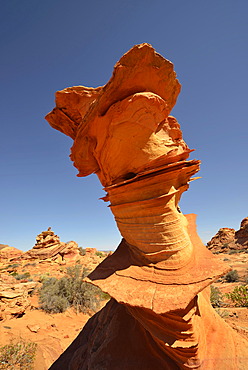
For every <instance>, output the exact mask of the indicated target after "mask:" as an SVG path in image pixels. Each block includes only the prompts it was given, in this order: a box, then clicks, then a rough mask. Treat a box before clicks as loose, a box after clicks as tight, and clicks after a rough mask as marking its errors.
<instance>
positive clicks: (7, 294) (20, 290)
mask: <svg viewBox="0 0 248 370" xmlns="http://www.w3.org/2000/svg"><path fill="white" fill-rule="evenodd" d="M36 285H37V283H35V282H33V281H32V282H26V283H18V282H17V281H16V279H15V278H14V277H12V276H10V275H5V274H1V275H0V320H3V319H5V318H6V317H7V316H14V317H19V316H22V315H23V314H24V313H25V311H26V309H27V308H28V307H29V306H30V301H29V299H28V296H29V294H30V293H31V292H32V291H33V290H34V288H35V287H36Z"/></svg>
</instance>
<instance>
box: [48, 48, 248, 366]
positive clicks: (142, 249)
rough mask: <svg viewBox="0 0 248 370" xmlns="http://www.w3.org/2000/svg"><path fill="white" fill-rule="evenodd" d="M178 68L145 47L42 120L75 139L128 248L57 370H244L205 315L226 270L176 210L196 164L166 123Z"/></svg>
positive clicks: (173, 124)
mask: <svg viewBox="0 0 248 370" xmlns="http://www.w3.org/2000/svg"><path fill="white" fill-rule="evenodd" d="M179 91H180V84H179V82H178V80H177V79H176V74H175V72H174V71H173V65H172V63H171V62H169V61H168V60H166V59H164V58H163V57H162V56H161V55H159V54H157V53H156V52H155V51H154V49H153V48H152V47H151V46H150V45H149V44H141V45H137V46H135V47H134V48H132V49H131V50H130V51H129V52H127V53H126V54H125V55H124V56H123V57H122V58H121V59H120V61H119V62H118V63H117V64H116V66H115V68H114V73H113V76H112V78H111V79H110V81H109V82H108V83H107V84H106V85H105V86H103V87H99V88H96V89H94V88H87V87H83V86H76V87H71V88H67V89H65V90H63V91H59V92H57V93H56V108H55V109H54V110H53V111H52V112H51V113H49V114H48V115H47V117H46V119H47V120H48V122H49V123H50V124H51V126H52V127H54V128H55V129H58V130H60V131H62V132H63V133H65V134H66V135H69V136H71V137H72V138H73V140H74V144H73V147H72V151H71V159H72V160H73V162H74V165H75V166H76V167H77V168H78V170H79V176H87V175H89V174H91V173H96V174H97V176H98V177H99V179H100V181H101V183H102V184H103V186H104V188H105V190H106V192H107V195H106V197H104V198H103V200H105V201H109V202H110V208H111V210H112V212H113V214H114V216H115V220H116V222H117V225H118V228H119V230H120V233H121V235H122V237H123V240H122V242H121V243H120V245H119V247H118V248H117V250H116V251H115V252H114V253H113V254H112V255H111V256H109V257H108V258H107V259H105V260H104V261H103V262H102V263H101V264H100V265H99V266H98V267H97V268H96V269H95V271H93V272H92V273H91V274H90V275H89V276H88V279H87V281H88V282H90V283H92V284H94V285H96V286H99V287H100V288H101V289H102V290H103V291H105V292H107V293H108V294H109V295H110V296H111V297H112V299H111V300H110V302H109V303H108V304H107V305H106V306H105V307H104V308H103V309H102V310H101V311H100V312H99V313H97V314H96V315H95V316H94V317H93V318H92V319H90V320H89V322H88V323H87V325H86V327H85V328H84V329H83V331H82V332H81V333H80V334H79V336H78V337H77V338H76V340H75V341H74V342H73V343H72V344H71V346H70V347H69V348H68V349H67V350H66V351H65V353H64V354H62V355H61V357H60V358H59V359H58V360H57V361H56V362H55V363H54V364H53V365H52V367H51V369H52V370H55V369H61V368H63V369H123V370H124V369H125V370H126V369H137V368H142V369H144V370H148V369H189V368H190V369H223V370H224V369H227V368H229V369H233V370H234V369H235V370H236V369H245V367H246V360H247V356H248V353H247V347H246V343H245V340H244V339H243V338H241V337H239V336H238V335H237V334H236V333H235V332H234V331H233V330H232V329H231V328H230V327H228V326H227V325H226V324H225V323H224V321H223V320H222V319H221V318H219V317H218V316H217V314H216V313H215V311H214V310H213V308H212V307H211V304H210V299H209V285H210V284H211V283H212V282H213V281H214V280H215V279H217V278H218V277H219V276H221V275H223V274H225V273H226V272H227V271H228V270H229V268H228V267H227V266H225V265H224V264H223V263H222V262H220V261H219V260H218V259H217V257H215V256H213V255H212V253H211V252H210V251H208V250H207V248H206V247H204V245H203V244H202V243H201V241H200V239H199V237H198V236H197V233H196V228H195V216H194V215H188V216H187V217H185V216H184V215H183V214H182V213H181V211H180V209H179V207H178V202H179V200H180V197H181V195H182V193H183V192H184V191H186V190H187V189H188V186H189V182H190V181H191V180H192V176H193V175H194V174H195V173H196V172H197V171H198V170H199V161H197V160H188V157H189V153H190V152H191V150H190V149H189V148H188V146H187V144H186V143H185V142H184V140H183V138H182V133H181V130H180V125H179V123H178V122H177V121H176V119H175V118H174V117H172V116H170V115H169V113H170V111H171V109H172V108H173V106H174V104H175V102H176V99H177V96H178V94H179Z"/></svg>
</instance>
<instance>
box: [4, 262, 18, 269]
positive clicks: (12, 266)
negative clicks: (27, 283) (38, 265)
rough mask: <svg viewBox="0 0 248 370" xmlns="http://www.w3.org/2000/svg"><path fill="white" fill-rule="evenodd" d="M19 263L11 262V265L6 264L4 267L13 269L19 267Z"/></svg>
mask: <svg viewBox="0 0 248 370" xmlns="http://www.w3.org/2000/svg"><path fill="white" fill-rule="evenodd" d="M19 266H20V265H19V263H13V264H11V265H8V266H7V267H6V268H7V269H15V268H17V267H19Z"/></svg>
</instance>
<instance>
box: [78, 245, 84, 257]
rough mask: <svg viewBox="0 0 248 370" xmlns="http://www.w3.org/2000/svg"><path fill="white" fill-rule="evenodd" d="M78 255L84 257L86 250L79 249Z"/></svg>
mask: <svg viewBox="0 0 248 370" xmlns="http://www.w3.org/2000/svg"><path fill="white" fill-rule="evenodd" d="M78 249H79V254H80V256H85V255H86V249H83V248H82V247H79V248H78Z"/></svg>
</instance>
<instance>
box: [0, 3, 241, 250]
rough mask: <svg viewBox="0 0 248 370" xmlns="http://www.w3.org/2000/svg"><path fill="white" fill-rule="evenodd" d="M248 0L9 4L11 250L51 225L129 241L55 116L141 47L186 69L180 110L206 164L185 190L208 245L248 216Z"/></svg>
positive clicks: (1, 194)
mask: <svg viewBox="0 0 248 370" xmlns="http://www.w3.org/2000/svg"><path fill="white" fill-rule="evenodd" d="M247 17H248V2H247V0H232V1H230V0H208V1H205V0H187V1H185V0H173V1H167V0H153V1H150V0H149V1H148V0H125V1H118V0H115V1H113V0H105V1H102V0H91V1H86V0H70V1H68V0H42V1H41V0H22V1H20V0H8V1H4V0H1V1H0V38H1V68H0V75H1V76H0V80H1V84H0V89H1V91H0V94H1V96H0V98H1V109H0V119H1V140H0V166H1V181H0V243H2V244H8V245H11V246H14V247H16V248H19V249H22V250H28V249H31V248H32V247H33V245H34V244H35V238H36V235H37V234H38V233H40V232H41V231H43V230H46V229H47V227H48V226H51V227H52V229H53V230H54V231H55V233H56V234H58V235H59V236H60V239H61V240H62V241H64V242H67V241H69V240H75V241H76V242H77V243H78V244H79V246H82V247H96V248H98V249H115V248H116V246H117V245H118V243H119V241H120V238H121V237H120V234H119V232H118V230H117V228H116V225H115V222H114V219H113V216H112V214H111V212H110V209H109V208H108V207H107V206H106V204H104V202H103V201H101V200H99V198H100V197H102V196H104V192H103V190H102V187H101V185H100V183H99V181H98V178H97V176H96V175H91V176H90V177H88V178H78V177H76V174H77V170H76V169H75V168H74V167H73V165H72V163H71V162H70V159H69V154H70V147H71V145H72V140H71V139H70V138H68V137H66V136H65V135H63V134H61V133H60V132H58V131H56V130H54V129H52V128H51V127H50V126H49V125H48V123H47V122H46V121H45V120H44V116H45V115H46V114H47V113H48V112H49V111H50V110H52V108H53V107H54V93H55V91H57V90H62V89H63V88H65V87H69V86H75V85H85V86H93V87H96V86H99V85H104V84H105V83H106V82H107V81H108V80H109V78H110V77H111V74H112V70H113V66H114V64H115V63H116V62H117V61H118V60H119V59H120V57H121V56H122V55H123V53H125V52H126V51H128V50H129V49H130V48H131V47H132V46H133V45H135V44H139V43H142V42H148V43H150V44H152V46H153V47H154V48H155V49H156V50H157V52H159V53H160V54H162V55H163V56H164V57H165V58H167V59H169V60H171V61H172V62H173V63H174V66H175V70H176V72H177V75H178V79H179V81H180V83H181V84H182V91H181V94H180V96H179V98H178V101H177V105H176V106H175V108H174V109H173V111H172V114H173V115H174V116H175V117H176V118H177V119H178V121H179V123H180V124H181V128H182V130H183V136H184V139H185V141H186V142H187V144H188V145H189V146H190V148H194V149H195V152H194V153H192V154H191V159H194V158H196V159H200V160H201V161H202V165H201V171H200V173H199V176H201V177H202V179H200V180H197V181H194V182H193V183H192V184H191V186H190V189H189V191H187V192H186V193H184V195H183V197H182V200H181V203H180V206H181V209H182V211H183V213H196V214H198V232H199V234H200V236H201V238H202V240H203V241H204V242H207V241H208V240H210V238H211V237H212V236H213V235H214V234H215V233H216V232H217V231H218V229H219V228H220V227H232V228H235V229H238V228H239V225H240V222H241V220H242V219H243V218H244V217H246V216H248V209H247V208H248V207H247V206H248V190H247V189H248V187H247V184H248V168H247V163H248V161H247V157H248V155H247V153H248V125H247V116H248V115H247V106H248V104H247V95H248V94H247V86H248V21H247Z"/></svg>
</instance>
